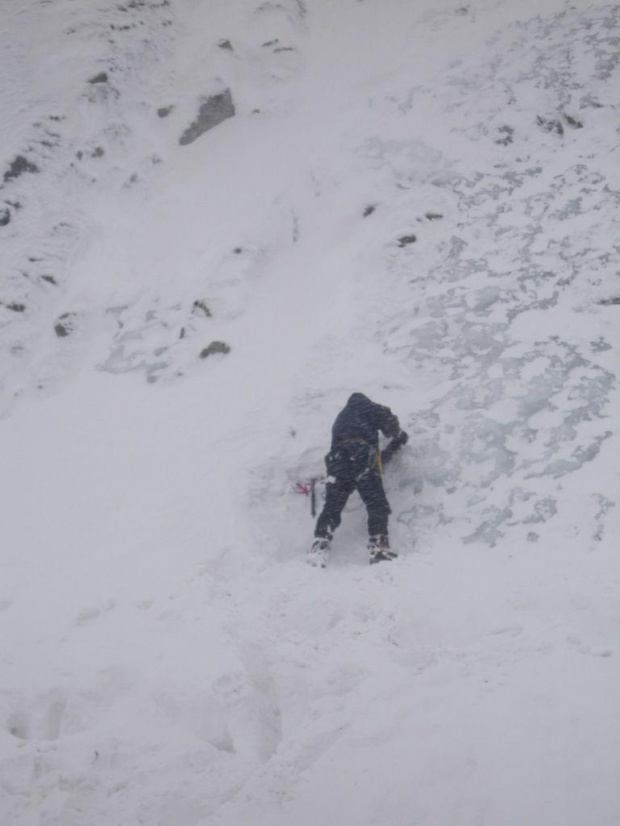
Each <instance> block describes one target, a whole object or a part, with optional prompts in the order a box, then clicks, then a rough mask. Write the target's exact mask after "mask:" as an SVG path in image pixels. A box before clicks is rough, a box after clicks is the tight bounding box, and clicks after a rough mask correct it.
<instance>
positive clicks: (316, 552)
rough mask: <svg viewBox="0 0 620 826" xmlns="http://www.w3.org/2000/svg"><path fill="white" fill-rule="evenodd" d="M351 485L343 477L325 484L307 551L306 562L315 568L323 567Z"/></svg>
mask: <svg viewBox="0 0 620 826" xmlns="http://www.w3.org/2000/svg"><path fill="white" fill-rule="evenodd" d="M352 489H353V487H352V485H351V484H350V483H349V482H348V481H345V480H344V479H339V478H335V479H334V481H333V482H332V481H330V482H328V483H327V485H326V486H325V505H324V507H323V510H322V511H321V515H320V516H319V518H318V519H317V521H316V528H315V530H314V537H315V539H314V542H313V543H312V546H311V548H310V550H309V551H308V562H309V564H310V565H313V566H314V567H315V568H325V567H326V566H327V560H328V557H329V550H330V547H331V541H332V537H333V535H334V531H335V530H336V528H337V527H338V525H339V524H340V520H341V518H342V511H343V509H344V506H345V505H346V504H347V499H348V498H349V495H350V494H351V491H352Z"/></svg>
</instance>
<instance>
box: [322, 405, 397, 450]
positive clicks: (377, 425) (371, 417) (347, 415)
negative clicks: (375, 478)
mask: <svg viewBox="0 0 620 826" xmlns="http://www.w3.org/2000/svg"><path fill="white" fill-rule="evenodd" d="M379 431H381V433H383V435H384V436H387V437H388V438H390V439H393V438H395V437H396V436H398V435H399V434H400V433H401V430H400V425H399V423H398V419H397V418H396V416H395V415H394V414H393V413H392V411H391V410H390V408H389V407H384V406H383V405H381V404H375V402H372V401H371V400H370V399H369V398H367V397H366V396H364V394H363V393H353V395H352V396H351V397H350V398H349V401H348V402H347V404H346V406H345V407H344V408H343V410H341V411H340V413H339V414H338V416H337V417H336V421H335V422H334V426H333V428H332V446H331V449H332V451H333V450H335V449H337V448H338V447H341V446H342V445H343V443H346V442H350V441H351V440H355V439H361V440H362V441H364V442H366V443H367V444H369V445H371V446H372V447H374V448H375V449H376V450H378V448H379Z"/></svg>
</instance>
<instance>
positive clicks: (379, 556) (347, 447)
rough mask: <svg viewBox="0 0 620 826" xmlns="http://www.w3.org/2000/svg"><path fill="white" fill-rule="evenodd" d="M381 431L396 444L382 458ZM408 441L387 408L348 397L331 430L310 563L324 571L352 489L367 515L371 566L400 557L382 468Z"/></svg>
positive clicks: (364, 398) (358, 395) (358, 396)
mask: <svg viewBox="0 0 620 826" xmlns="http://www.w3.org/2000/svg"><path fill="white" fill-rule="evenodd" d="M379 432H381V433H383V435H384V436H386V437H388V438H390V439H391V440H392V441H391V442H390V444H389V445H388V446H387V448H386V449H385V450H384V451H383V453H381V452H380V450H379ZM408 438H409V437H408V436H407V434H406V433H405V432H404V430H401V428H400V424H399V422H398V419H397V417H396V416H395V415H394V414H393V413H392V411H391V410H390V409H389V407H384V406H383V405H380V404H376V403H375V402H372V401H371V400H370V399H369V398H367V396H364V394H363V393H353V395H352V396H350V398H349V400H348V402H347V404H346V406H345V407H344V409H343V410H341V411H340V413H339V414H338V416H337V417H336V421H335V422H334V425H333V427H332V443H331V449H330V451H329V453H328V454H327V456H326V457H325V466H326V468H327V473H328V478H327V484H326V493H325V506H324V508H323V510H322V512H321V514H320V516H319V518H318V519H317V523H316V528H315V531H314V536H315V539H314V542H313V543H312V547H311V548H310V551H309V553H308V562H310V564H312V565H315V566H317V567H321V568H324V567H325V566H326V564H327V558H328V555H329V550H330V546H331V540H332V537H333V535H334V531H335V530H336V528H337V527H338V525H340V521H341V516H342V511H343V509H344V506H345V505H346V503H347V500H348V498H349V496H350V495H351V494H352V493H353V491H354V490H357V491H358V493H359V495H360V496H361V497H362V501H363V502H364V504H365V505H366V510H367V512H368V534H369V540H368V550H369V552H370V562H371V563H373V562H380V561H382V560H387V559H394V558H395V557H396V553H395V552H394V551H392V550H390V543H389V538H388V517H389V515H390V512H391V511H390V505H389V503H388V500H387V497H386V495H385V490H384V488H383V478H382V465H383V461H385V460H388V459H389V458H391V457H392V456H393V455H394V453H395V452H396V450H398V449H399V448H400V447H402V446H403V445H404V444H406V442H407V439H408ZM382 459H383V461H382Z"/></svg>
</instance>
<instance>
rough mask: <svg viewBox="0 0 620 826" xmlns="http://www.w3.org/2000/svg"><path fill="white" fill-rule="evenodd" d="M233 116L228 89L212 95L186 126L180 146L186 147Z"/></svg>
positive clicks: (232, 106)
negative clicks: (194, 118) (192, 120)
mask: <svg viewBox="0 0 620 826" xmlns="http://www.w3.org/2000/svg"><path fill="white" fill-rule="evenodd" d="M234 115H235V105H234V103H233V99H232V95H231V93H230V89H226V90H225V91H224V92H220V94H218V95H212V96H211V97H209V98H206V100H204V101H203V103H202V104H201V106H200V109H199V110H198V117H197V118H196V120H195V121H194V122H193V123H192V124H190V126H188V128H187V129H186V130H185V132H183V134H182V135H181V137H180V138H179V143H180V144H181V146H187V144H189V143H193V142H194V141H195V140H197V139H198V138H199V137H200V136H201V135H204V133H205V132H208V131H209V129H213V128H214V127H215V126H219V124H220V123H223V121H225V120H228V118H232V117H233V116H234Z"/></svg>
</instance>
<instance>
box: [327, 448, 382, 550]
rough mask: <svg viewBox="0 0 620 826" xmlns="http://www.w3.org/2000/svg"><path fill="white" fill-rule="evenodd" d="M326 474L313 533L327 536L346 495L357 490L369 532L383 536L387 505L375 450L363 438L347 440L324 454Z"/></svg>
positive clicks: (342, 506)
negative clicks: (365, 513) (364, 508)
mask: <svg viewBox="0 0 620 826" xmlns="http://www.w3.org/2000/svg"><path fill="white" fill-rule="evenodd" d="M325 464H326V466H327V473H328V474H329V478H328V480H327V485H326V488H325V506H324V507H323V510H322V512H321V515H320V516H319V518H318V519H317V523H316V529H315V531H314V535H315V536H316V537H328V538H331V536H332V535H333V533H334V531H335V530H336V528H337V527H338V525H340V521H341V517H342V511H343V510H344V506H345V505H346V504H347V500H348V498H349V496H350V495H351V494H352V493H353V491H354V490H357V492H358V493H359V495H360V496H361V498H362V501H363V503H364V504H365V505H366V510H367V512H368V534H369V536H381V535H382V536H387V533H388V516H389V515H390V512H391V511H390V505H389V503H388V500H387V496H386V495H385V490H384V488H383V480H382V478H381V473H380V471H379V464H378V457H377V451H376V450H375V449H374V448H373V447H372V446H371V445H369V444H366V442H362V441H351V442H346V443H345V444H344V445H343V446H341V447H339V448H337V449H336V450H333V451H332V452H331V453H328V454H327V456H326V457H325Z"/></svg>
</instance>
